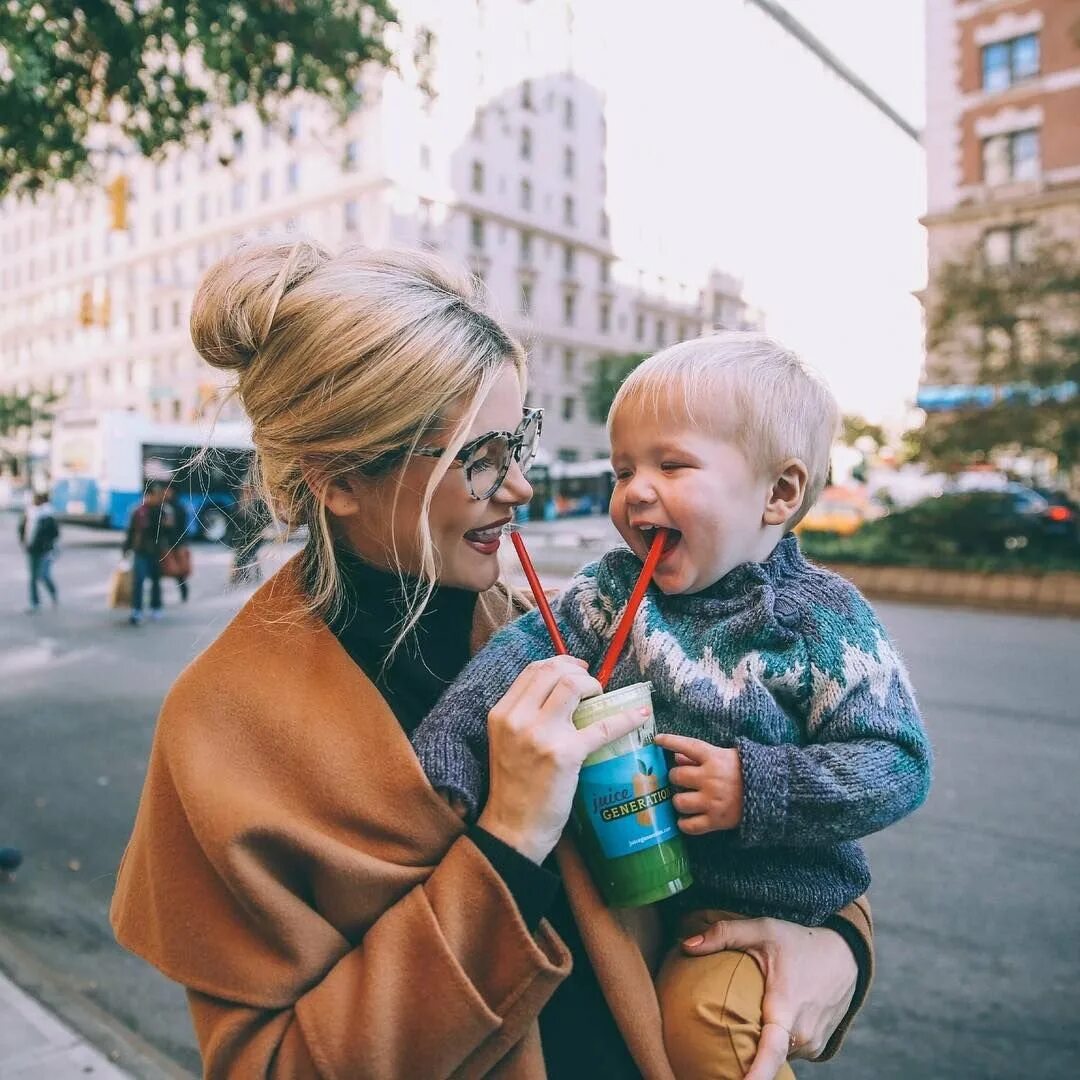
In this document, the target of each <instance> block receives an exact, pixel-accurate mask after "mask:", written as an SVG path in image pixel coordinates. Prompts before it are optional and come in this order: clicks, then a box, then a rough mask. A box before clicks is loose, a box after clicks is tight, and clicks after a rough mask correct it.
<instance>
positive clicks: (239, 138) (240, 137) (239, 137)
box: [232, 131, 244, 158]
mask: <svg viewBox="0 0 1080 1080" xmlns="http://www.w3.org/2000/svg"><path fill="white" fill-rule="evenodd" d="M232 148H233V157H234V158H242V157H243V156H244V133H243V132H242V131H234V132H233V137H232Z"/></svg>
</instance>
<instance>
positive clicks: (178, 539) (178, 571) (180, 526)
mask: <svg viewBox="0 0 1080 1080" xmlns="http://www.w3.org/2000/svg"><path fill="white" fill-rule="evenodd" d="M165 501H166V503H167V504H168V505H169V506H170V507H171V508H172V512H173V514H174V515H175V518H176V522H175V527H174V530H173V531H174V537H175V538H174V540H173V545H172V547H171V548H169V550H168V551H167V552H165V554H164V555H163V556H162V557H161V573H162V575H163V576H164V577H171V578H176V584H177V586H178V588H179V590H180V603H182V604H186V603H187V598H188V578H189V577H191V547H190V545H189V544H188V529H189V528H190V527H191V514H190V513H188V508H187V505H186V504H185V502H184V500H183V499H182V498H181V497H180V489H179V488H177V487H174V486H173V485H172V484H170V485H169V486H168V488H166V490H165Z"/></svg>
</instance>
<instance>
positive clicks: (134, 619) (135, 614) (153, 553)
mask: <svg viewBox="0 0 1080 1080" xmlns="http://www.w3.org/2000/svg"><path fill="white" fill-rule="evenodd" d="M175 537H176V515H175V514H174V512H173V508H172V507H171V506H170V505H169V504H168V503H167V502H166V501H165V485H164V484H163V483H161V482H160V481H158V480H152V481H151V482H150V483H149V484H148V485H147V487H146V494H145V495H144V496H143V500H142V502H140V503H139V505H138V506H136V507H135V509H134V510H133V511H132V513H131V518H130V520H129V521H128V529H127V535H126V536H125V537H124V547H123V553H124V555H125V556H126V555H129V554H130V555H131V556H132V589H131V615H130V617H129V619H128V622H130V623H131V625H132V626H139V625H140V624H141V623H142V619H143V593H144V592H145V586H146V582H147V581H149V582H150V618H151V619H155V620H156V619H160V618H161V559H162V557H163V556H164V555H165V554H166V553H167V552H168V551H169V550H170V549H171V548H172V546H173V544H174V543H175Z"/></svg>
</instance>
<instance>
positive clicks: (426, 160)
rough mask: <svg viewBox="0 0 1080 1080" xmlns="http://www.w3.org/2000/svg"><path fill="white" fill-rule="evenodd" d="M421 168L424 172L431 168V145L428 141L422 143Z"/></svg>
mask: <svg viewBox="0 0 1080 1080" xmlns="http://www.w3.org/2000/svg"><path fill="white" fill-rule="evenodd" d="M420 168H421V169H423V170H424V172H427V171H428V170H429V169H430V168H431V147H430V146H428V144H427V143H421V144H420Z"/></svg>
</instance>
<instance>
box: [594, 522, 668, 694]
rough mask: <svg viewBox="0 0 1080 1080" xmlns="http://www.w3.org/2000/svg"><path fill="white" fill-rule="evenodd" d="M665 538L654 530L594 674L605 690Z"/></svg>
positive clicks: (661, 550) (661, 533)
mask: <svg viewBox="0 0 1080 1080" xmlns="http://www.w3.org/2000/svg"><path fill="white" fill-rule="evenodd" d="M666 538H667V529H657V530H656V536H654V537H653V542H652V547H650V548H649V554H648V555H646V556H645V565H644V566H643V567H642V568H641V574H640V576H639V577H638V579H637V584H636V585H635V586H634V591H633V592H632V593H631V594H630V599H629V600H627V602H626V610H625V611H624V612H623V613H622V618H621V619H620V620H619V625H618V626H617V627H616V628H615V636H614V637H613V638H612V639H611V644H610V645H609V646H608V651H607V652H606V653H605V654H604V661H603V663H602V664H601V665H600V670H599V671H598V672H597V673H596V681H597V682H598V683H599V684H600V685H601V686H602V687H603V688H604V689H605V690H606V689H607V684H608V680H609V679H610V678H611V673H612V672H613V671H614V670H615V665H616V664H617V663H618V662H619V656H620V655H621V654H622V651H623V646H624V645H625V644H626V639H627V638H628V637H629V636H630V627H631V626H633V624H634V616H635V615H636V614H637V609H638V608H639V607H641V601H642V599H643V598H644V596H645V590H646V589H648V587H649V582H650V581H652V576H653V571H654V570H656V564H657V563H658V562H659V561H660V556H661V555H662V554H663V553H664V540H665V539H666Z"/></svg>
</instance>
